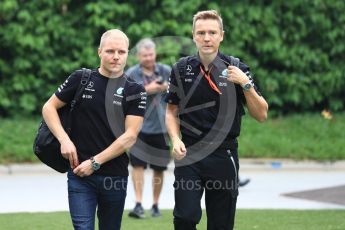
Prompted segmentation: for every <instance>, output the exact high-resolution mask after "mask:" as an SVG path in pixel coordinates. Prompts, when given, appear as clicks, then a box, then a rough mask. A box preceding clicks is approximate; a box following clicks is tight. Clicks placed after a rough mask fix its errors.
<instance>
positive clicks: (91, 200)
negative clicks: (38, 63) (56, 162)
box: [42, 29, 146, 230]
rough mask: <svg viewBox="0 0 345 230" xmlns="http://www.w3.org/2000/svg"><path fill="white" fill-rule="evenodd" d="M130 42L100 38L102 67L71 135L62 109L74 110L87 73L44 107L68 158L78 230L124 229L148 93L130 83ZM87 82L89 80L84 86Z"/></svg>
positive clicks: (112, 35)
mask: <svg viewBox="0 0 345 230" xmlns="http://www.w3.org/2000/svg"><path fill="white" fill-rule="evenodd" d="M128 46H129V40H128V38H127V36H126V35H125V34H124V33H123V32H122V31H120V30H117V29H113V30H108V31H106V32H105V33H104V34H103V35H102V37H101V40H100V45H99V48H98V55H99V57H100V67H99V68H97V69H94V70H92V72H91V76H90V79H89V81H88V82H87V85H86V87H85V90H84V91H83V95H82V97H81V100H79V102H78V103H77V104H76V105H75V106H74V107H75V108H74V109H73V113H72V120H71V126H70V127H71V131H70V132H68V133H69V135H68V134H67V130H65V129H64V127H63V126H62V125H61V122H60V119H59V116H58V110H59V109H61V108H62V107H64V106H70V103H71V101H72V99H73V98H74V95H75V93H76V91H77V89H78V87H79V85H80V84H81V83H80V81H81V75H82V72H83V71H80V70H79V71H75V72H74V73H72V74H71V75H70V76H69V77H68V79H67V80H66V81H65V82H64V83H63V84H62V85H61V86H60V87H59V88H58V90H57V91H56V92H55V94H53V95H52V96H51V98H50V99H49V100H48V101H47V102H46V103H45V105H44V106H43V110H42V113H43V117H44V120H45V122H46V123H47V125H48V127H49V129H50V130H51V131H52V133H53V134H54V136H55V137H56V138H57V139H58V141H59V142H60V144H61V154H62V155H63V157H64V158H65V159H68V161H69V164H70V170H69V171H68V174H67V177H68V199H69V209H70V214H71V218H72V222H73V226H74V228H75V229H94V225H95V212H96V208H97V216H98V223H99V229H103V230H104V229H120V227H121V219H122V213H123V209H124V204H125V198H126V189H127V178H128V162H129V160H128V156H127V155H126V154H124V152H125V151H126V150H127V149H128V148H130V147H131V146H132V145H133V144H134V143H135V141H136V138H137V135H138V133H139V131H140V128H141V126H142V123H143V116H144V113H145V104H146V92H145V89H144V88H143V86H141V85H140V84H137V83H136V82H134V81H132V80H130V79H128V78H127V77H126V75H125V74H124V67H125V65H126V61H127V57H128ZM84 83H85V82H84Z"/></svg>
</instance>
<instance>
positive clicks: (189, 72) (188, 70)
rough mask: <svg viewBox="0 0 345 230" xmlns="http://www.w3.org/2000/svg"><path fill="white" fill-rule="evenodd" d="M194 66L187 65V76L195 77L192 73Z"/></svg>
mask: <svg viewBox="0 0 345 230" xmlns="http://www.w3.org/2000/svg"><path fill="white" fill-rule="evenodd" d="M192 69H193V68H192V66H191V65H187V66H186V75H192V76H193V75H194V73H193V72H192Z"/></svg>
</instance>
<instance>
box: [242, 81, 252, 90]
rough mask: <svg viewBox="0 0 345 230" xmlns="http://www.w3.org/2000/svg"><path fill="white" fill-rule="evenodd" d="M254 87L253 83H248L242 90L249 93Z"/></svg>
mask: <svg viewBox="0 0 345 230" xmlns="http://www.w3.org/2000/svg"><path fill="white" fill-rule="evenodd" d="M253 86H254V84H253V82H251V81H248V82H247V83H246V84H244V85H242V89H243V91H248V90H249V89H250V88H252V87H253Z"/></svg>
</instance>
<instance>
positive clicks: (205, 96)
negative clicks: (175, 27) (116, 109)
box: [165, 10, 268, 230]
mask: <svg viewBox="0 0 345 230" xmlns="http://www.w3.org/2000/svg"><path fill="white" fill-rule="evenodd" d="M192 32H193V40H194V42H195V44H196V47H197V49H198V54H196V55H193V56H188V57H184V58H181V59H180V60H179V61H178V62H177V63H176V64H175V65H174V66H173V71H172V73H171V75H170V85H169V91H168V94H167V96H166V98H165V101H166V102H167V103H168V104H167V111H166V124H167V129H168V133H169V135H170V138H171V141H172V145H173V150H172V151H173V154H174V156H175V159H176V160H175V171H174V174H175V182H174V188H175V208H174V226H175V229H179V230H182V229H196V225H197V224H198V223H199V221H200V218H201V214H202V212H201V206H200V200H201V197H202V195H203V193H204V191H205V204H206V213H207V229H208V230H216V229H233V227H234V218H235V210H236V202H237V195H238V169H239V162H238V154H237V137H238V136H239V134H240V127H241V117H242V115H244V113H245V111H244V108H243V106H244V104H246V106H247V108H248V111H249V114H250V115H251V116H252V117H253V118H255V119H256V120H257V121H259V122H263V121H265V120H266V118H267V111H268V105H267V103H266V101H265V99H264V98H263V97H262V96H261V94H260V93H259V91H258V89H257V87H256V86H255V85H254V82H253V79H252V77H251V73H250V72H249V67H248V66H247V65H246V64H244V63H242V62H240V61H239V59H238V58H234V57H232V56H227V55H224V54H222V53H220V52H219V50H218V48H219V45H220V43H221V42H222V40H223V35H224V31H223V23H222V18H221V17H220V16H219V15H218V13H217V12H216V11H214V10H210V11H201V12H198V13H197V14H196V15H194V18H193V31H192Z"/></svg>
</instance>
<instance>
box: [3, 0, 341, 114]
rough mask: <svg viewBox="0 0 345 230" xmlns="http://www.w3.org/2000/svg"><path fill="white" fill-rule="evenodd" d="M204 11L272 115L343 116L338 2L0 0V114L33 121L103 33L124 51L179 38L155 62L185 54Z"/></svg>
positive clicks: (91, 63) (92, 57) (87, 63)
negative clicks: (120, 38)
mask: <svg viewBox="0 0 345 230" xmlns="http://www.w3.org/2000/svg"><path fill="white" fill-rule="evenodd" d="M205 9H216V10H218V11H219V12H220V13H221V14H222V17H223V22H224V30H225V38H224V41H223V44H222V47H221V51H223V52H224V53H227V54H231V55H234V56H238V57H240V58H241V59H242V60H244V62H246V63H247V64H248V65H249V66H250V67H251V69H252V72H253V73H254V74H255V78H256V81H257V83H258V84H259V86H260V89H261V91H262V93H263V94H264V96H265V97H266V98H267V100H268V102H269V104H270V108H271V109H273V110H275V111H276V113H286V112H299V111H306V110H307V111H319V110H321V109H323V108H330V109H332V110H338V111H339V110H344V108H345V101H344V99H343V98H344V96H345V93H344V92H345V91H344V90H343V88H344V87H345V79H344V72H345V71H344V70H345V65H343V63H342V62H343V60H344V58H345V43H344V41H345V15H344V14H343V12H344V10H345V2H344V1H340V0H335V1H330V0H308V1H303V0H292V1H267V0H261V1H254V2H253V1H249V0H243V1H230V2H229V1H224V0H218V1H213V2H211V3H206V2H205V1H201V0H193V1H180V0H177V1H176V0H162V1H157V0H148V1H145V2H141V1H134V0H129V1H120V0H118V1H112V0H104V1H90V0H88V1H80V0H76V1H71V0H41V1H20V0H3V1H1V2H0V47H1V52H0V116H9V115H13V114H23V115H28V114H39V113H40V108H41V106H42V103H43V102H44V101H45V100H46V99H47V98H48V97H49V96H50V95H51V94H52V93H53V92H54V91H55V89H56V88H57V86H58V85H59V84H60V83H62V82H63V81H64V79H65V78H66V77H67V76H68V75H69V74H70V73H71V72H72V71H74V70H75V69H79V68H80V67H89V68H94V67H97V66H98V65H99V60H98V56H97V47H98V44H99V38H100V36H101V34H102V33H103V32H104V31H105V30H107V29H110V28H120V29H122V30H123V31H125V32H126V33H127V34H128V36H129V38H130V40H131V46H134V44H135V43H136V42H137V41H138V40H139V39H141V38H143V37H152V38H161V37H166V36H179V37H180V39H178V40H174V39H166V40H165V41H164V42H161V45H160V46H159V49H160V51H159V60H160V61H162V62H165V63H167V64H172V63H174V62H175V61H176V60H177V59H178V57H179V56H181V55H186V54H190V52H191V51H190V48H186V47H189V46H192V45H190V44H189V45H188V46H186V45H185V44H184V43H185V42H184V41H185V40H186V39H189V41H191V40H190V39H191V30H192V17H193V15H194V14H195V13H196V12H197V11H198V10H205ZM187 43H188V42H187ZM189 43H190V42H189ZM134 62H135V58H133V57H132V58H130V59H129V64H133V63H134Z"/></svg>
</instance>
